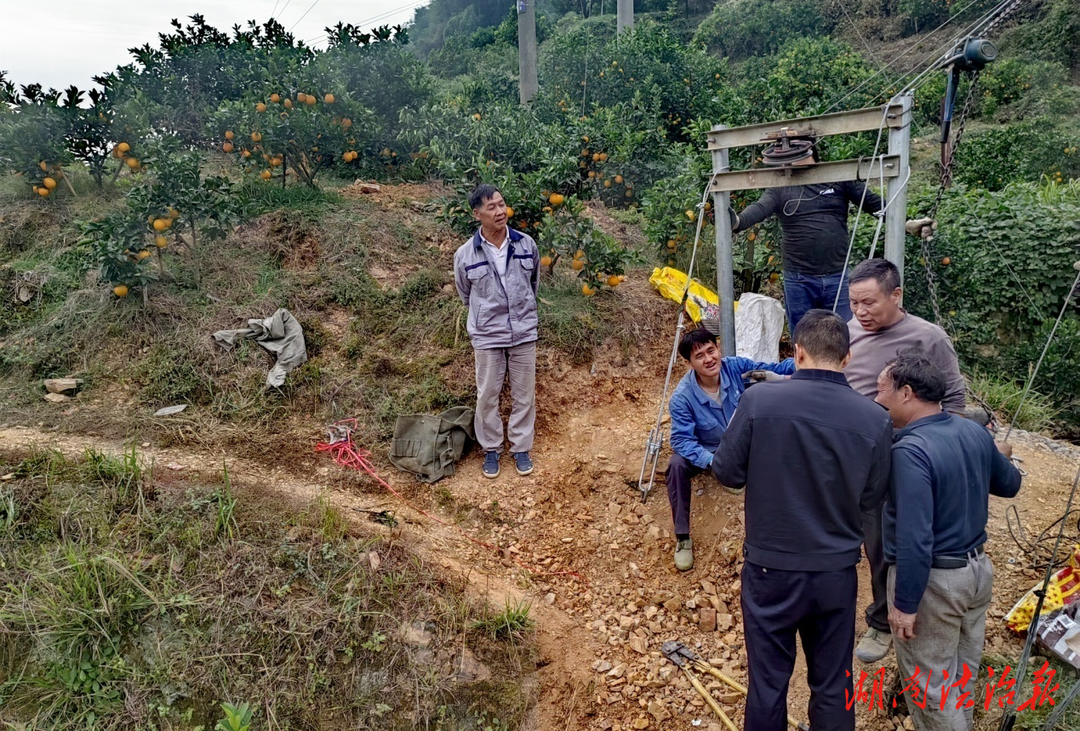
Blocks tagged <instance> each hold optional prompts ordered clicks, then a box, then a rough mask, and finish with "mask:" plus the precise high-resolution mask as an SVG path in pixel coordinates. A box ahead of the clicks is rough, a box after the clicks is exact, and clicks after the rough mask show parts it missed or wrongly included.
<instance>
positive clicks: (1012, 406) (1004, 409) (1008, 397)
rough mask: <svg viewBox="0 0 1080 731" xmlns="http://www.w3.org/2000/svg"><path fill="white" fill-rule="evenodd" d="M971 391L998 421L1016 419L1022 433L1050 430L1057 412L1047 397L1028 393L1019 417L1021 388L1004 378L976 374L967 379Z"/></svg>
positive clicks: (1058, 409) (983, 373)
mask: <svg viewBox="0 0 1080 731" xmlns="http://www.w3.org/2000/svg"><path fill="white" fill-rule="evenodd" d="M969 385H970V386H971V390H972V391H974V392H975V395H976V396H978V397H979V398H980V399H982V400H983V401H984V402H985V403H986V405H987V406H989V407H990V408H992V409H993V410H994V413H995V414H997V415H998V418H999V419H1001V420H1003V421H1004V422H1005V423H1009V422H1011V421H1012V420H1013V417H1016V426H1018V427H1019V428H1021V429H1024V430H1026V431H1033V432H1041V431H1045V430H1047V429H1050V428H1051V427H1053V426H1054V423H1055V420H1056V418H1057V416H1058V414H1059V413H1060V411H1061V409H1060V408H1059V407H1057V406H1055V405H1054V402H1053V400H1052V399H1051V398H1049V397H1048V396H1044V395H1042V394H1041V393H1037V392H1036V391H1034V390H1032V391H1030V392H1029V393H1028V395H1027V400H1025V401H1024V407H1023V409H1022V410H1021V411H1020V413H1019V414H1017V413H1016V410H1017V409H1019V408H1020V401H1021V399H1022V398H1023V395H1024V386H1023V385H1022V384H1016V383H1013V382H1012V381H1008V380H1005V379H1004V378H1000V377H995V376H992V375H990V374H988V373H985V372H983V371H979V370H976V371H975V372H973V373H972V374H971V377H970V379H969Z"/></svg>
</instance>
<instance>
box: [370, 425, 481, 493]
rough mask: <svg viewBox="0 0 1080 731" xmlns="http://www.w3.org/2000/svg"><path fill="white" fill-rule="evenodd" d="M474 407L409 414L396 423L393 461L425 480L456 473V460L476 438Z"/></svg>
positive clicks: (401, 468)
mask: <svg viewBox="0 0 1080 731" xmlns="http://www.w3.org/2000/svg"><path fill="white" fill-rule="evenodd" d="M475 439H476V433H475V432H474V431H473V410H472V409H470V408H469V407H467V406H454V407H453V408H449V409H447V410H446V411H444V412H442V413H441V414H439V415H438V416H430V415H428V414H406V415H404V416H399V417H398V418H397V422H396V423H395V424H394V440H393V442H392V443H391V445H390V462H391V463H393V465H394V466H395V467H397V468H398V469H399V470H404V471H406V472H412V473H413V474H414V475H418V476H419V477H420V479H422V480H424V482H429V483H431V482H436V481H438V480H441V479H442V478H444V477H447V476H448V475H452V474H454V463H455V462H457V461H458V460H459V459H461V456H462V455H463V454H465V450H466V449H467V448H468V447H469V445H470V444H471V443H472V442H473V441H475Z"/></svg>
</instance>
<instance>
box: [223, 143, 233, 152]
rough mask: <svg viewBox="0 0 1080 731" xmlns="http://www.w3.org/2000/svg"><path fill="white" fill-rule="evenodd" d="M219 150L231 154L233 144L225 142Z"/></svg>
mask: <svg viewBox="0 0 1080 731" xmlns="http://www.w3.org/2000/svg"><path fill="white" fill-rule="evenodd" d="M221 149H222V150H224V151H225V152H232V151H233V143H231V142H226V143H225V144H224V145H222V146H221Z"/></svg>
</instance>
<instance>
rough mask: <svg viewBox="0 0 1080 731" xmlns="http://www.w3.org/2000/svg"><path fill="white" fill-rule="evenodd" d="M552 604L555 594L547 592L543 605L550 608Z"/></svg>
mask: <svg viewBox="0 0 1080 731" xmlns="http://www.w3.org/2000/svg"><path fill="white" fill-rule="evenodd" d="M554 603H555V594H553V593H552V592H548V593H547V594H545V595H544V604H547V605H548V606H549V607H550V606H551V605H552V604H554Z"/></svg>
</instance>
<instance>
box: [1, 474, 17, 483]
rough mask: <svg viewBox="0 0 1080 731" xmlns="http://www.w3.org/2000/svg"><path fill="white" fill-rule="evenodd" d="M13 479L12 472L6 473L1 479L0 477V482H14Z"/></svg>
mask: <svg viewBox="0 0 1080 731" xmlns="http://www.w3.org/2000/svg"><path fill="white" fill-rule="evenodd" d="M14 479H15V473H14V472H8V473H7V474H6V475H4V476H3V477H0V481H3V482H9V481H11V480H14Z"/></svg>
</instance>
